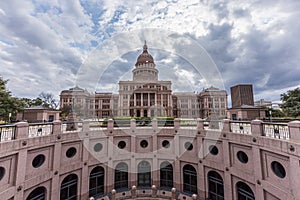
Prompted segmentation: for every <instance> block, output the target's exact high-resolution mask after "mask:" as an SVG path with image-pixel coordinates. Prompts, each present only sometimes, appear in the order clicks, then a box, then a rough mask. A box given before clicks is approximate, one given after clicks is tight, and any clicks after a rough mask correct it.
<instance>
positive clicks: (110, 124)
mask: <svg viewBox="0 0 300 200" xmlns="http://www.w3.org/2000/svg"><path fill="white" fill-rule="evenodd" d="M113 129H114V120H113V119H109V120H108V121H107V130H108V131H113Z"/></svg>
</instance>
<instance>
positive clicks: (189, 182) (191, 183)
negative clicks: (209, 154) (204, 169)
mask: <svg viewBox="0 0 300 200" xmlns="http://www.w3.org/2000/svg"><path fill="white" fill-rule="evenodd" d="M183 191H184V192H187V193H190V194H197V171H196V170H195V168H194V167H193V166H192V165H185V166H184V167H183Z"/></svg>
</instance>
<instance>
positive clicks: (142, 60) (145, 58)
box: [135, 41, 154, 66]
mask: <svg viewBox="0 0 300 200" xmlns="http://www.w3.org/2000/svg"><path fill="white" fill-rule="evenodd" d="M147 49H148V47H147V44H146V41H145V44H144V47H143V53H142V54H141V55H139V57H138V58H137V61H136V63H135V66H138V65H143V64H148V63H154V59H153V57H152V56H151V55H150V54H149V53H148V51H147Z"/></svg>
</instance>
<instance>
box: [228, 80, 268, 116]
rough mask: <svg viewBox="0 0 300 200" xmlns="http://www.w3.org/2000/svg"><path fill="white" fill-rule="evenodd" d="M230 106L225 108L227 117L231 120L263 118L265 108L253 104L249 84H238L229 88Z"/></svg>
mask: <svg viewBox="0 0 300 200" xmlns="http://www.w3.org/2000/svg"><path fill="white" fill-rule="evenodd" d="M230 91H231V103H232V107H231V108H229V109H228V110H227V118H228V119H232V120H253V119H264V118H265V117H266V108H264V107H262V106H255V105H254V97H253V87H252V85H251V84H239V85H235V86H233V87H231V88H230Z"/></svg>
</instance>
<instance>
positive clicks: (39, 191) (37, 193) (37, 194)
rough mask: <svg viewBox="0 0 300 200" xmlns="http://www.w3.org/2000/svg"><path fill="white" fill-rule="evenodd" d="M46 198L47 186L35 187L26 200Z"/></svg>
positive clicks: (43, 199) (42, 199)
mask: <svg viewBox="0 0 300 200" xmlns="http://www.w3.org/2000/svg"><path fill="white" fill-rule="evenodd" d="M45 199H46V188H44V187H38V188H35V189H34V190H33V191H32V192H31V193H30V194H29V195H28V197H27V198H26V200H45Z"/></svg>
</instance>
